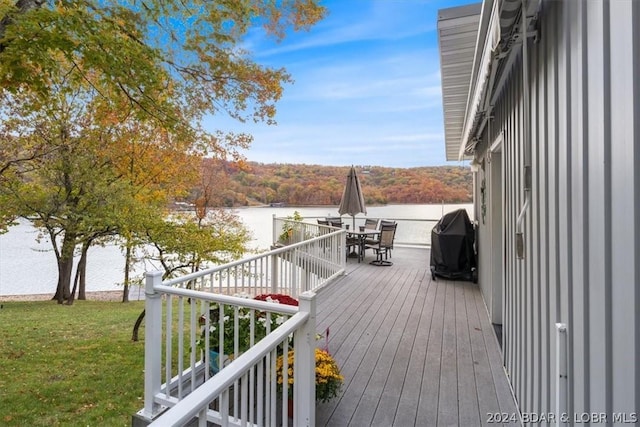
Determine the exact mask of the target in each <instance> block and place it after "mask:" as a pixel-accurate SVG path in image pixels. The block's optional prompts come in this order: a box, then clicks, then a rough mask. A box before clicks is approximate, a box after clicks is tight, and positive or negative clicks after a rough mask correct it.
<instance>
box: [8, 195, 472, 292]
mask: <svg viewBox="0 0 640 427" xmlns="http://www.w3.org/2000/svg"><path fill="white" fill-rule="evenodd" d="M460 208H464V209H466V210H467V211H468V212H469V216H470V218H473V216H472V209H473V208H472V205H471V204H463V205H386V206H372V207H367V215H366V216H367V217H370V218H388V219H396V220H397V221H398V230H397V234H396V242H397V243H398V244H402V243H404V244H416V245H424V244H428V243H429V236H430V230H431V228H433V226H434V224H435V222H436V221H437V220H438V219H439V218H440V217H441V216H442V215H443V214H444V213H447V212H451V211H453V210H455V209H460ZM296 210H297V211H298V212H300V214H301V215H302V216H303V217H305V218H308V219H309V221H315V219H316V218H322V217H325V216H338V208H337V207H336V206H324V207H313V208H308V207H278V208H272V207H252V208H240V209H235V212H236V213H237V214H238V216H239V217H240V218H242V220H243V222H244V223H245V225H246V226H247V227H248V228H249V229H250V230H251V231H252V233H253V237H254V239H253V241H252V242H251V244H250V247H251V248H253V249H261V250H266V249H268V248H269V246H270V245H271V243H272V235H273V230H272V226H271V224H272V217H273V215H276V216H277V217H286V216H290V215H292V214H293V212H294V211H296ZM364 218H365V216H364V215H363V214H360V215H357V216H356V218H355V220H356V226H358V225H362V224H363V223H364ZM343 222H344V223H345V224H352V218H351V217H350V216H348V215H346V216H343ZM37 237H38V230H36V229H34V228H33V227H32V226H31V225H30V224H29V223H27V222H22V223H20V224H19V225H17V226H15V227H12V228H11V229H10V230H9V232H8V233H6V234H3V235H0V296H1V295H28V294H42V293H51V294H53V293H54V292H55V289H56V283H57V281H58V269H57V265H56V261H55V254H54V253H53V252H52V250H51V244H50V243H49V242H48V240H44V239H43V241H42V242H38V241H37ZM156 268H157V266H154V265H146V266H144V267H140V268H139V270H138V273H142V272H143V270H145V269H146V270H154V269H156ZM123 271H124V256H123V255H122V252H121V250H120V248H119V247H117V246H116V245H110V246H106V247H92V248H90V249H89V254H88V258H87V291H89V292H90V291H108V290H119V289H122V286H121V283H122V281H123V277H124V273H123ZM132 296H133V295H132Z"/></svg>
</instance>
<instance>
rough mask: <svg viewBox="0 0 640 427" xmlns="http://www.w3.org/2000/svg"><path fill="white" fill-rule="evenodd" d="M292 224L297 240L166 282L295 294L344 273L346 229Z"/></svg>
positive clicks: (223, 290) (235, 291) (230, 292)
mask: <svg viewBox="0 0 640 427" xmlns="http://www.w3.org/2000/svg"><path fill="white" fill-rule="evenodd" d="M295 225H296V227H297V228H296V230H300V231H296V234H295V236H296V239H297V240H296V239H291V240H290V241H288V242H284V243H279V244H278V243H276V244H274V246H273V249H272V250H270V251H268V252H265V253H262V254H258V255H254V256H251V257H247V258H244V259H241V260H239V261H235V262H231V263H228V264H225V265H222V266H218V267H214V268H211V269H208V270H203V271H199V272H196V273H192V274H188V275H185V276H181V277H179V278H176V279H172V280H169V281H167V282H166V283H165V284H166V285H167V286H179V287H185V288H188V289H193V290H201V291H206V292H216V293H221V294H226V295H237V294H245V295H248V296H255V295H258V294H266V293H281V294H287V295H291V296H293V297H295V296H297V295H299V294H300V293H302V292H305V291H310V290H314V289H317V288H318V287H320V286H323V285H324V284H326V283H328V282H330V281H331V280H332V279H333V278H335V277H337V276H339V275H341V274H343V273H344V271H345V268H346V257H345V254H344V252H343V251H344V247H345V239H346V237H345V232H344V231H341V230H336V229H335V228H332V227H326V226H320V225H316V224H305V223H300V222H295ZM303 237H304V238H306V240H305V239H303Z"/></svg>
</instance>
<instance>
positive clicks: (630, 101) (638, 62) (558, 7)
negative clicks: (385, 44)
mask: <svg viewBox="0 0 640 427" xmlns="http://www.w3.org/2000/svg"><path fill="white" fill-rule="evenodd" d="M539 17H540V23H541V25H540V40H539V42H538V43H534V42H533V40H531V39H530V40H529V44H528V47H529V64H528V66H529V85H528V86H529V90H530V117H531V145H532V151H531V162H532V198H531V206H530V208H529V209H528V211H527V215H526V218H525V228H524V230H525V259H524V260H519V259H517V258H516V251H515V231H516V219H517V216H518V213H519V211H520V209H521V206H522V205H523V203H524V198H525V192H524V190H523V185H524V173H523V164H524V159H525V155H524V149H525V145H524V142H523V141H524V116H523V114H524V111H525V110H524V108H523V90H522V68H521V67H522V57H520V58H519V59H518V60H517V61H516V63H515V66H514V68H513V69H512V70H511V71H510V72H511V75H510V77H509V80H508V83H507V85H506V86H505V88H504V90H503V92H502V94H501V95H500V97H499V98H498V100H497V102H496V104H495V106H494V112H493V113H494V119H493V120H492V121H491V122H490V125H489V126H488V127H487V128H485V131H484V134H483V140H482V141H481V142H480V144H479V145H478V146H477V147H478V148H477V153H476V158H477V160H478V161H479V163H481V165H482V168H481V169H480V171H479V174H478V177H477V181H476V184H477V185H476V203H477V206H476V209H475V212H476V217H477V218H476V219H477V220H478V224H479V231H478V234H479V260H480V284H481V287H482V288H483V294H484V296H485V301H487V306H488V308H489V312H490V314H491V311H492V308H491V307H492V306H493V301H491V291H490V289H491V283H488V281H489V280H490V278H491V276H490V274H489V273H488V270H489V264H490V263H491V262H492V260H493V261H495V257H496V256H501V254H500V253H498V254H496V253H491V244H490V243H491V239H490V237H491V234H492V233H503V236H504V254H503V255H502V256H503V257H504V280H505V289H504V304H505V305H504V318H503V325H504V330H503V335H504V348H503V350H504V362H505V368H506V370H507V373H508V375H509V377H510V379H511V383H512V386H513V390H514V394H515V396H516V399H517V401H518V403H519V406H520V409H521V412H523V413H526V414H545V413H549V412H555V410H556V407H555V398H556V396H555V384H556V376H557V374H556V372H555V362H556V353H555V352H556V348H555V345H556V344H555V323H557V322H563V323H566V324H567V327H568V381H569V387H568V390H569V391H568V397H567V402H568V407H567V409H568V412H569V416H570V417H571V419H574V418H573V417H574V416H577V417H579V418H581V417H584V414H589V413H594V412H595V413H600V412H603V413H606V414H607V418H608V421H610V422H613V420H614V414H620V415H619V416H626V417H627V418H630V417H631V418H632V417H633V416H634V414H638V412H640V371H639V369H638V367H637V364H638V363H640V319H639V316H640V315H639V314H638V313H639V311H638V310H636V307H640V289H639V287H640V169H639V168H636V165H640V2H634V1H632V0H612V1H608V2H605V1H598V0H589V1H544V2H543V4H542V9H541V13H540V15H539ZM518 49H520V47H518ZM500 135H502V137H503V138H504V142H503V145H502V152H501V156H502V183H501V185H502V190H503V191H502V194H503V196H502V197H503V206H502V213H503V227H502V230H500V229H498V228H499V227H496V226H494V227H491V221H490V220H489V219H490V218H491V216H492V215H493V214H495V213H496V212H497V210H498V209H500V207H499V206H492V205H491V204H490V203H489V201H490V197H489V196H488V195H490V194H491V188H492V186H494V185H496V184H495V182H494V181H495V173H494V181H492V179H491V173H490V172H491V168H492V167H494V166H493V165H495V164H496V162H491V161H490V160H491V159H490V157H492V156H495V155H500V154H499V153H494V154H492V155H491V156H490V155H489V153H488V147H489V146H490V145H491V144H492V143H493V142H494V141H495V140H496V139H497V138H499V136H500ZM496 167H497V166H496ZM494 172H495V171H494ZM483 179H484V180H485V184H486V186H487V188H486V194H485V204H486V209H487V216H486V218H485V220H484V221H483V220H482V195H481V191H480V188H481V183H482V180H483ZM492 257H493V258H492ZM492 317H493V316H492ZM638 415H640V414H638ZM594 424H595V423H594ZM614 424H617V423H614Z"/></svg>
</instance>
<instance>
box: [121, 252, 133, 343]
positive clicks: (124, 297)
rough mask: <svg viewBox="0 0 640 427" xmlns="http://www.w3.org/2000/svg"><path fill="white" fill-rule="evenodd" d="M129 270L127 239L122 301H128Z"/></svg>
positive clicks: (129, 256)
mask: <svg viewBox="0 0 640 427" xmlns="http://www.w3.org/2000/svg"><path fill="white" fill-rule="evenodd" d="M130 270H131V243H130V241H129V240H127V248H126V251H125V255H124V289H123V290H122V302H129V273H130ZM134 341H136V340H134Z"/></svg>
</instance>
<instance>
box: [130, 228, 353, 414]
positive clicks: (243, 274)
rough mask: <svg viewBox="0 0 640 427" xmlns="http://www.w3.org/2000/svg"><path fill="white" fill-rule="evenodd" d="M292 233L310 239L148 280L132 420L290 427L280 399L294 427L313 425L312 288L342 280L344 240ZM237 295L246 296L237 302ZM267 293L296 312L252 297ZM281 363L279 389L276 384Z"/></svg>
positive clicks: (323, 233)
mask: <svg viewBox="0 0 640 427" xmlns="http://www.w3.org/2000/svg"><path fill="white" fill-rule="evenodd" d="M298 224H301V223H298ZM298 227H299V229H300V230H304V231H303V232H302V231H301V233H303V234H301V236H304V237H306V238H308V240H304V241H300V242H297V243H291V242H286V243H290V244H288V245H286V246H282V247H277V248H276V249H273V250H272V251H269V252H267V253H265V254H261V255H257V256H254V257H251V258H247V259H244V260H241V261H238V262H234V263H231V264H227V265H223V266H220V267H216V268H213V269H210V270H204V271H201V272H197V273H194V274H190V275H187V276H183V277H181V278H177V279H172V280H168V281H165V282H162V278H161V273H160V272H151V273H148V274H147V277H146V287H145V293H146V320H145V321H146V327H145V396H144V408H143V409H142V410H141V411H139V412H138V414H137V417H138V419H141V420H142V422H143V423H146V422H151V421H153V425H162V426H166V425H183V424H184V423H186V422H187V421H189V420H191V419H192V418H193V417H194V416H197V417H198V419H199V421H198V422H199V423H200V425H206V424H203V423H206V421H207V420H208V421H210V422H215V423H217V424H220V425H247V423H248V424H249V425H276V424H277V425H285V426H286V425H288V418H287V416H286V413H287V406H288V399H287V398H286V397H285V398H282V396H292V397H293V399H292V402H293V406H294V425H313V423H314V421H315V400H314V399H315V387H314V384H315V358H314V357H315V356H314V352H315V293H313V290H315V289H318V288H320V287H322V286H325V285H326V284H328V283H329V282H330V281H331V280H332V279H333V278H334V277H336V276H337V275H339V274H342V273H344V268H345V260H346V256H345V253H344V248H345V233H344V231H341V230H335V229H332V228H326V227H325V228H324V229H321V226H317V225H314V224H306V225H303V226H298ZM239 293H242V294H245V297H239V296H234V294H239ZM264 293H270V294H287V295H291V296H293V297H296V298H298V299H299V301H300V306H299V307H295V306H288V305H284V304H276V303H272V302H264V301H258V300H254V299H248V296H255V295H258V294H264ZM278 325H280V326H278ZM291 337H293V344H294V346H295V359H294V360H295V362H294V369H295V374H294V376H295V378H296V381H295V383H294V388H293V392H292V393H289V390H288V387H287V386H286V384H287V370H288V369H287V368H288V366H287V363H288V362H287V357H282V355H286V354H288V350H289V346H290V345H291ZM234 356H235V357H234ZM278 358H280V362H281V363H283V364H284V366H283V367H281V369H280V372H282V373H283V376H284V386H283V385H282V384H277V375H276V362H277V361H278ZM223 368H224V369H223ZM163 372H164V374H163ZM163 377H164V384H162V379H163ZM167 408H170V409H169V410H167V411H166V413H165V412H164V411H165V410H166V409H167ZM134 424H135V422H134Z"/></svg>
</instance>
